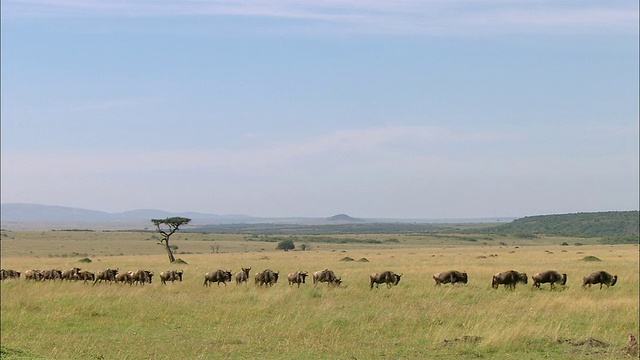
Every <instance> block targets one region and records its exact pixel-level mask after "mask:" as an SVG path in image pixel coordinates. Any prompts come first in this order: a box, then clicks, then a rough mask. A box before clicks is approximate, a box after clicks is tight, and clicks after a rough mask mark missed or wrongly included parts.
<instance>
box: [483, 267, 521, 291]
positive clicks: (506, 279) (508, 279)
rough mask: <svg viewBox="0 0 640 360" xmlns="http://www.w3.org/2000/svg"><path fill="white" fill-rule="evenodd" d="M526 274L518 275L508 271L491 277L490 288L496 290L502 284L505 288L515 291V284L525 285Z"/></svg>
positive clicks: (513, 271)
mask: <svg viewBox="0 0 640 360" xmlns="http://www.w3.org/2000/svg"><path fill="white" fill-rule="evenodd" d="M527 281H528V280H527V274H526V273H519V272H517V271H515V270H509V271H505V272H501V273H497V274H495V275H493V278H492V279H491V287H492V288H494V289H497V288H498V285H500V284H502V285H504V287H505V288H511V289H515V288H516V284H517V283H523V284H526V283H527Z"/></svg>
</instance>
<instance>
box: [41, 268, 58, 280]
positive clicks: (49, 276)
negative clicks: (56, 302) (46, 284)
mask: <svg viewBox="0 0 640 360" xmlns="http://www.w3.org/2000/svg"><path fill="white" fill-rule="evenodd" d="M61 278H62V270H60V269H49V270H43V271H42V280H49V281H51V280H53V281H56V279H61Z"/></svg>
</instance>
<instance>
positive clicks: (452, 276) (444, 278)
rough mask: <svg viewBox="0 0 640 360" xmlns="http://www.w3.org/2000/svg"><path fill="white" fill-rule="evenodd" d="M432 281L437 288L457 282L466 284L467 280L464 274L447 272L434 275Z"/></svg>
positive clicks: (452, 271)
mask: <svg viewBox="0 0 640 360" xmlns="http://www.w3.org/2000/svg"><path fill="white" fill-rule="evenodd" d="M433 280H435V281H436V286H438V285H440V284H455V283H459V282H460V283H463V284H466V283H467V281H468V280H469V279H468V277H467V273H466V272H460V271H456V270H449V271H445V272H440V273H437V274H434V275H433Z"/></svg>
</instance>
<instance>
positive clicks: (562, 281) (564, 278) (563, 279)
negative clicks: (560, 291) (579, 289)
mask: <svg viewBox="0 0 640 360" xmlns="http://www.w3.org/2000/svg"><path fill="white" fill-rule="evenodd" d="M566 284H567V274H562V277H561V278H560V285H566Z"/></svg>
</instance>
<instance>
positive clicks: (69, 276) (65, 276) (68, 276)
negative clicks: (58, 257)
mask: <svg viewBox="0 0 640 360" xmlns="http://www.w3.org/2000/svg"><path fill="white" fill-rule="evenodd" d="M79 272H80V268H77V267H74V268H73V269H71V270H64V271H63V272H62V274H60V278H61V279H62V280H69V281H71V280H76V279H77V277H78V273H79Z"/></svg>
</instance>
